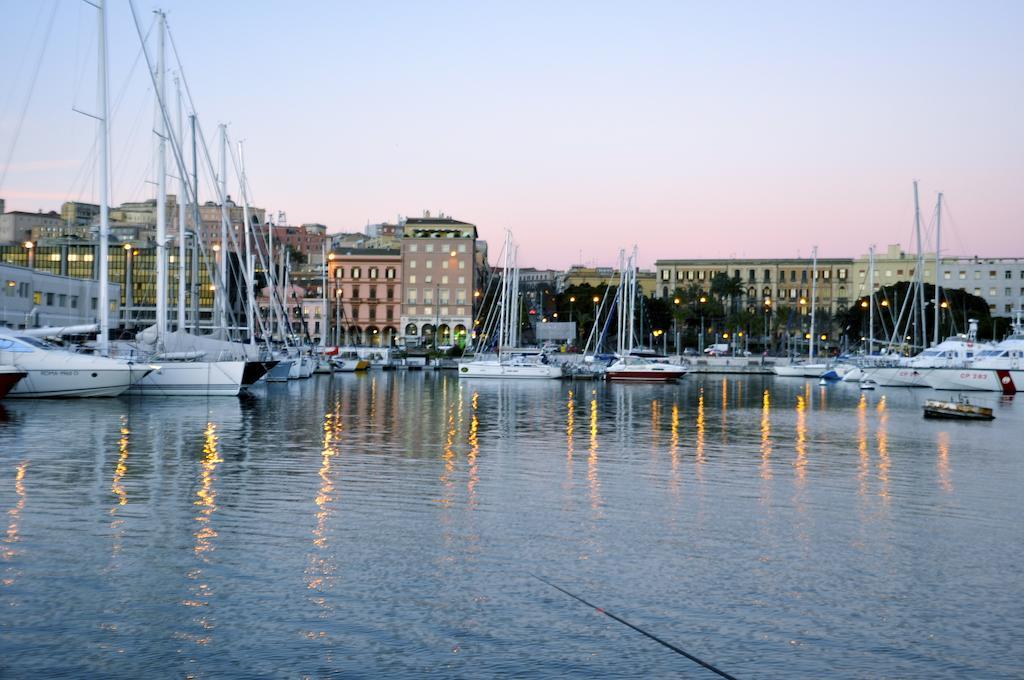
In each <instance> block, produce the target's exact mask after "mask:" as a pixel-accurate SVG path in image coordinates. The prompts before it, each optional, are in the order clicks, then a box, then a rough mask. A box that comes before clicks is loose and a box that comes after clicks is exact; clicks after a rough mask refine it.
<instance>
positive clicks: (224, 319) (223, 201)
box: [216, 123, 231, 338]
mask: <svg viewBox="0 0 1024 680" xmlns="http://www.w3.org/2000/svg"><path fill="white" fill-rule="evenodd" d="M219 127H220V270H219V272H218V276H217V277H218V278H219V279H220V281H219V283H220V285H219V286H218V289H217V299H218V302H219V304H218V305H217V306H216V309H217V314H218V323H217V335H218V336H219V337H221V338H225V337H226V335H227V327H228V222H229V221H230V219H231V218H230V216H229V215H228V126H227V125H225V124H224V123H221V124H220V126H219Z"/></svg>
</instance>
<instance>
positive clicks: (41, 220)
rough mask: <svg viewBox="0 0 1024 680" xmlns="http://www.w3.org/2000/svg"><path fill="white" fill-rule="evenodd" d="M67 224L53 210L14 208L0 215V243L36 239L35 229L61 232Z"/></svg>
mask: <svg viewBox="0 0 1024 680" xmlns="http://www.w3.org/2000/svg"><path fill="white" fill-rule="evenodd" d="M65 226H66V225H65V223H64V220H63V219H62V218H61V216H60V214H59V213H56V212H54V211H52V210H51V211H50V212H47V213H44V212H42V211H40V212H37V213H31V212H22V211H20V210H13V211H11V212H8V213H3V214H2V215H0V244H14V243H24V242H25V241H34V240H36V239H35V238H33V230H36V232H37V233H38V232H40V231H41V232H43V233H45V232H48V231H53V232H60V231H61V230H62V229H64V228H65Z"/></svg>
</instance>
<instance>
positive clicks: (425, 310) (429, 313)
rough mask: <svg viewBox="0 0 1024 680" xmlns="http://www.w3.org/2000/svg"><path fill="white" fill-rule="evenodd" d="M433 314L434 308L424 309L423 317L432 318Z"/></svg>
mask: <svg viewBox="0 0 1024 680" xmlns="http://www.w3.org/2000/svg"><path fill="white" fill-rule="evenodd" d="M433 313H434V308H433V307H424V308H423V315H424V316H430V315H431V314H433Z"/></svg>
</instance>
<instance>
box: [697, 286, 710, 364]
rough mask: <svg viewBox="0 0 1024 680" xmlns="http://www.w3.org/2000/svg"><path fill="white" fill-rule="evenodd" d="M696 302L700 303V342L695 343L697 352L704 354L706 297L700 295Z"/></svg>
mask: <svg viewBox="0 0 1024 680" xmlns="http://www.w3.org/2000/svg"><path fill="white" fill-rule="evenodd" d="M698 301H699V302H700V342H699V343H697V345H698V346H697V352H698V353H700V354H704V305H705V303H707V301H708V298H707V296H706V295H701V296H700V298H699V300H698Z"/></svg>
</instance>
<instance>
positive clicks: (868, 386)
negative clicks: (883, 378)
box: [860, 378, 878, 390]
mask: <svg viewBox="0 0 1024 680" xmlns="http://www.w3.org/2000/svg"><path fill="white" fill-rule="evenodd" d="M876 387H878V383H877V382H875V381H874V380H872V379H871V378H864V379H863V380H861V381H860V388H861V389H862V390H873V389H875V388H876Z"/></svg>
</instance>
